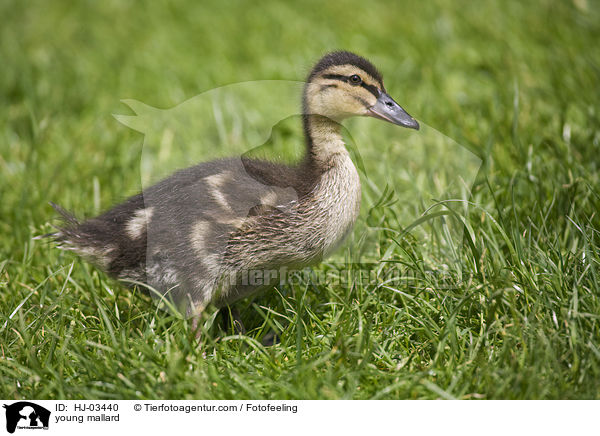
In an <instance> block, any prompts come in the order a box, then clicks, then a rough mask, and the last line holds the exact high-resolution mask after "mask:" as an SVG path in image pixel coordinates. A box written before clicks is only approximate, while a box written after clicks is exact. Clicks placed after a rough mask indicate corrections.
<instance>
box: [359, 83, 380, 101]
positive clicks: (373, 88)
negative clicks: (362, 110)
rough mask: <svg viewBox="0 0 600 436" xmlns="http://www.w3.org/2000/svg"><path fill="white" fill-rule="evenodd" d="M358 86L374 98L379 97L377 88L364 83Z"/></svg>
mask: <svg viewBox="0 0 600 436" xmlns="http://www.w3.org/2000/svg"><path fill="white" fill-rule="evenodd" d="M360 86H362V87H363V88H365V89H366V90H367V91H369V92H370V93H371V94H373V95H374V96H375V97H379V88H377V87H376V86H373V85H367V84H366V83H365V82H363V83H361V84H360Z"/></svg>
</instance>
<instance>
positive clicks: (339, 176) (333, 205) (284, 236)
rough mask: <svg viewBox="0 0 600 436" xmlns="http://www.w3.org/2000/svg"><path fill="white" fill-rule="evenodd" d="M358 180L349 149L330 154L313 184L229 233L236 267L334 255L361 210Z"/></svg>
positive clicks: (286, 263)
mask: <svg viewBox="0 0 600 436" xmlns="http://www.w3.org/2000/svg"><path fill="white" fill-rule="evenodd" d="M360 198H361V187H360V179H359V176H358V173H357V171H356V168H355V167H354V164H353V163H352V160H351V159H350V157H349V156H348V154H347V153H343V154H342V153H340V154H339V155H335V156H334V157H332V160H331V165H330V167H329V169H327V170H326V171H324V172H323V173H322V174H321V175H320V177H319V180H318V182H317V183H316V184H315V186H314V188H313V189H312V190H311V191H310V192H309V193H308V194H306V195H304V196H302V197H301V198H298V200H297V201H292V202H290V203H287V204H281V205H278V206H277V208H276V209H274V210H272V211H271V212H270V213H267V214H264V215H260V216H257V217H255V219H251V220H249V221H248V222H247V225H246V226H244V228H243V229H241V230H240V231H238V232H236V233H235V234H233V235H231V236H230V238H229V247H228V252H227V255H226V257H227V258H228V259H229V260H230V261H233V262H234V263H235V265H236V266H235V267H236V268H240V267H241V268H255V267H270V268H278V267H281V266H291V267H295V268H301V267H304V266H307V265H310V264H312V263H315V262H318V261H320V260H322V259H323V258H324V257H326V256H328V255H329V254H331V252H332V251H333V250H335V249H336V248H337V247H338V246H339V244H340V243H341V242H342V241H343V239H344V238H345V237H346V236H347V235H348V234H349V232H350V231H351V229H352V226H353V225H354V223H355V222H356V219H357V217H358V214H359V210H360Z"/></svg>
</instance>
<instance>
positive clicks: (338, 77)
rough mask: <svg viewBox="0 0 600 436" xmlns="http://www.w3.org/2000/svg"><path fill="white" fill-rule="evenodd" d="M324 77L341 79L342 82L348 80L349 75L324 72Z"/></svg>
mask: <svg viewBox="0 0 600 436" xmlns="http://www.w3.org/2000/svg"><path fill="white" fill-rule="evenodd" d="M323 77H324V78H325V79H334V80H341V81H342V82H347V81H348V77H346V76H343V75H341V74H323Z"/></svg>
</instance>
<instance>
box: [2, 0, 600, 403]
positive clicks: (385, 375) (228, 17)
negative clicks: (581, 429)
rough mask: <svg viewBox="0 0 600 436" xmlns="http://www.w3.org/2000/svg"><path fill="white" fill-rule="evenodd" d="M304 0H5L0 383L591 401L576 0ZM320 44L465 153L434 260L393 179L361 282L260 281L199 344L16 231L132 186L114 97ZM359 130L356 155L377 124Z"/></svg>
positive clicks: (132, 165)
mask: <svg viewBox="0 0 600 436" xmlns="http://www.w3.org/2000/svg"><path fill="white" fill-rule="evenodd" d="M302 3H303V4H300V3H298V2H295V3H294V4H293V5H292V4H289V5H286V4H283V3H282V2H276V1H273V2H266V3H262V7H261V8H259V7H257V6H255V5H250V4H249V3H246V2H242V1H235V2H222V1H215V2H213V4H208V2H202V3H199V2H188V3H185V2H183V1H171V2H147V4H145V5H141V4H137V3H134V2H123V1H107V2H78V3H76V4H73V2H67V1H54V2H44V1H35V2H27V6H25V2H17V1H4V2H2V4H1V5H0V16H1V17H2V18H1V19H0V20H1V22H2V25H1V26H0V59H2V63H3V70H2V74H1V75H0V99H1V102H2V104H1V105H0V195H1V200H2V201H1V202H0V234H1V239H0V398H15V399H16V398H32V397H33V398H56V397H60V398H219V399H233V398H279V399H285V398H296V399H300V398H386V399H404V398H487V399H489V398H598V397H600V395H599V392H600V295H599V292H600V288H599V280H600V248H599V245H600V244H599V243H598V242H599V240H600V234H599V229H600V217H599V215H598V210H599V208H600V180H599V177H600V176H599V171H598V166H599V162H600V159H599V157H598V152H599V147H600V112H599V109H598V108H600V93H598V84H599V79H600V52H599V51H598V49H597V41H599V40H600V10H599V9H598V5H597V3H596V2H592V1H586V0H577V1H573V2H570V1H568V2H567V1H565V2H552V1H550V0H548V1H534V2H505V1H497V2H485V3H483V2H470V1H461V2H452V4H449V3H448V2H443V1H441V0H440V1H434V2H394V3H393V4H386V3H384V2H379V3H377V2H353V3H348V4H345V5H339V4H337V3H334V2H329V3H328V2H320V1H304V2H302ZM389 3H392V2H389ZM334 48H346V49H350V50H353V51H356V52H359V53H362V54H364V55H366V56H368V57H370V58H371V59H373V60H374V62H375V63H376V64H377V65H378V66H379V68H380V69H381V70H382V72H383V73H384V75H385V77H386V83H387V86H388V90H389V91H390V93H391V94H392V95H394V96H396V97H397V99H398V101H400V102H401V103H402V104H403V105H404V106H405V107H406V109H407V110H408V111H409V112H410V113H411V114H413V115H415V116H416V117H417V118H418V119H419V120H420V121H423V122H424V123H427V124H428V125H430V126H432V127H434V128H435V129H437V130H439V131H441V132H443V133H444V134H446V135H448V136H449V137H451V138H453V139H454V140H456V141H457V142H459V143H460V144H462V145H464V146H465V147H466V148H467V149H468V150H470V151H471V152H472V153H474V154H475V155H477V156H478V157H479V158H480V159H481V160H482V166H481V170H480V172H479V174H478V175H477V179H476V181H475V183H474V185H473V187H472V192H471V196H470V198H469V200H470V202H471V206H470V207H469V208H468V210H464V209H460V210H458V213H459V214H460V215H459V217H458V219H459V220H460V222H461V223H462V226H461V230H462V231H463V237H462V238H460V239H459V240H458V242H457V247H454V246H453V247H454V248H457V249H456V250H454V251H453V250H450V251H452V253H454V254H452V255H450V254H448V253H449V252H450V251H449V250H448V245H447V244H446V245H444V243H442V242H440V241H443V240H444V237H443V236H444V235H443V234H442V233H443V226H436V225H434V224H432V223H429V222H424V223H421V222H419V221H417V220H418V219H419V216H420V215H419V213H421V212H422V211H423V208H422V207H421V206H423V205H415V204H412V203H411V198H410V196H408V197H407V196H406V195H405V196H404V197H403V192H402V191H401V190H398V192H397V193H396V199H397V200H400V201H396V202H395V203H394V202H393V201H386V202H382V203H380V204H379V206H378V207H377V208H375V209H374V210H373V211H372V213H371V216H370V217H369V219H370V220H371V221H372V222H375V225H376V226H377V227H380V228H381V229H380V230H378V233H377V244H376V247H375V252H376V253H379V254H378V255H379V258H378V259H377V258H376V259H375V260H376V261H377V262H375V264H371V265H370V266H369V267H368V268H370V271H375V272H378V273H379V276H376V277H375V276H374V278H373V277H372V278H371V280H370V281H369V280H366V281H363V280H355V281H353V282H352V283H350V284H349V285H347V286H342V285H334V284H332V283H334V282H335V280H332V282H331V283H327V282H323V281H315V280H313V279H311V277H310V276H308V277H305V278H303V279H301V280H299V281H297V282H296V283H294V284H291V285H286V286H281V287H279V288H278V289H277V290H276V291H274V292H271V293H270V294H268V295H265V296H263V297H262V298H260V299H256V300H254V301H248V302H243V303H242V304H241V306H240V307H241V310H242V317H243V319H244V321H245V323H246V325H247V327H248V328H249V331H248V333H247V336H244V337H238V336H235V335H233V334H232V331H231V330H230V329H227V328H223V327H221V325H220V323H218V322H213V323H212V324H211V320H212V318H207V320H206V327H207V334H205V335H204V337H203V339H202V344H201V345H200V346H197V345H196V344H195V343H194V340H193V339H192V337H191V333H190V324H189V323H188V322H187V321H185V320H182V319H180V318H178V317H176V316H174V315H170V314H168V313H165V312H163V311H160V310H157V308H156V306H155V305H154V304H153V302H152V301H151V299H149V298H148V297H146V296H144V295H141V294H140V292H139V291H135V290H134V291H131V290H128V289H126V288H124V287H122V286H120V285H119V284H118V283H116V282H114V281H112V280H110V279H108V278H107V277H106V276H105V275H104V274H102V273H101V272H99V271H98V270H96V269H95V268H93V267H91V266H90V265H88V264H86V263H85V262H83V261H82V260H80V259H78V258H75V257H73V256H71V255H69V254H68V253H63V252H60V251H58V250H56V249H54V248H53V247H52V246H49V245H48V244H45V243H42V242H40V241H32V237H33V236H35V235H38V234H40V233H42V232H44V231H46V230H47V229H48V223H50V222H52V221H53V219H54V214H53V212H52V210H51V209H50V208H49V206H48V204H47V202H48V201H49V200H52V201H55V202H57V203H59V204H62V205H64V206H65V207H67V208H69V209H72V210H75V211H76V212H77V213H78V214H80V215H84V214H86V215H91V214H93V213H95V212H97V211H99V210H102V209H105V208H107V207H109V206H110V205H111V204H114V203H115V202H117V201H119V200H121V199H123V198H124V197H126V196H127V195H130V194H133V193H135V192H136V191H138V190H139V189H140V180H141V178H140V177H141V174H140V165H139V162H140V154H141V152H142V144H143V136H142V135H141V134H140V133H138V132H135V131H133V130H131V129H128V128H127V127H125V126H123V125H121V124H119V123H118V122H117V121H116V120H115V119H114V118H113V117H112V115H111V114H112V113H129V112H128V109H127V108H125V107H124V106H123V105H122V104H121V103H120V99H123V98H134V99H137V100H141V101H144V102H146V103H147V104H150V105H153V106H156V107H161V108H168V107H172V106H174V105H176V104H179V103H181V102H182V101H184V100H185V99H187V98H190V97H193V96H195V95H197V94H199V93H200V92H202V91H205V90H208V89H211V88H214V87H217V86H221V85H225V84H229V83H235V82H241V81H247V80H259V79H286V80H302V79H303V78H304V75H305V73H306V71H307V69H308V68H309V66H310V64H311V63H312V62H313V61H314V60H315V59H316V58H318V57H319V56H320V55H321V54H322V53H323V52H325V51H328V50H331V49H334ZM368 126H369V128H370V129H372V135H374V136H373V137H374V138H375V140H374V143H376V144H379V147H381V150H379V149H372V148H371V149H369V150H361V153H362V154H363V158H364V159H365V160H367V157H368V156H369V155H370V154H371V155H374V156H375V158H377V156H378V155H379V156H381V155H380V154H379V152H381V153H385V144H386V134H385V132H388V130H385V129H384V128H383V127H380V126H382V124H377V123H375V122H372V123H371V124H368ZM294 132H295V131H293V130H292V133H291V139H292V140H297V141H300V140H301V138H300V136H299V134H298V133H297V132H296V133H294ZM369 134H371V131H369ZM429 159H430V161H431V163H434V162H438V161H439V160H440V159H442V158H440V157H439V156H437V155H435V154H431V155H430V156H429ZM402 162H404V163H405V164H406V168H408V167H410V162H411V158H410V155H409V156H407V161H401V163H402ZM442 162H443V159H442ZM425 166H427V165H425ZM403 168H404V166H402V167H399V168H398V169H397V170H398V173H399V174H400V175H401V174H402V170H403ZM411 168H412V169H411V171H412V172H411V173H410V174H412V175H411V176H410V177H414V179H415V180H421V179H425V180H428V179H429V178H430V173H428V172H427V169H426V168H422V169H421V168H420V167H419V166H416V167H415V166H414V165H413V166H412V167H411ZM381 183H383V182H379V181H378V180H377V179H376V178H375V181H374V182H373V185H374V186H371V188H370V189H372V191H373V192H376V193H377V192H378V193H379V194H381V193H382V192H383V191H384V186H382V184H381ZM376 200H377V199H376V198H374V199H371V201H372V203H376ZM413 203H414V199H413ZM367 212H368V211H367ZM411 223H413V224H416V225H415V226H414V227H411V228H410V231H409V232H405V231H404V230H406V229H407V228H408V227H409V226H410V225H411ZM454 241H455V242H456V238H454ZM444 246H445V249H444ZM438 248H439V249H438ZM451 248H452V247H451ZM432 253H433V254H432ZM352 255H353V253H352V245H350V246H348V247H346V248H345V249H344V250H342V252H341V253H340V254H338V258H340V256H341V257H342V258H343V257H344V256H352ZM432 263H433V264H436V263H437V264H438V266H439V265H447V266H448V268H447V271H449V272H448V274H446V275H445V276H444V277H443V278H444V281H443V283H442V282H441V280H440V276H439V275H437V274H425V273H424V269H425V268H426V267H429V266H431V264H432ZM313 272H314V273H315V274H323V273H327V274H329V277H332V278H336V277H337V276H339V274H340V273H339V272H338V271H336V269H335V267H334V266H332V264H324V265H321V266H318V267H315V268H314V269H313ZM457 272H460V273H461V274H458V273H457ZM363 273H364V271H363ZM391 273H397V275H400V276H401V277H403V279H402V280H398V281H392V282H385V281H384V278H385V277H387V276H386V274H388V275H389V274H391ZM219 317H220V315H219ZM219 317H218V318H219ZM217 321H218V319H217ZM273 330H275V331H276V332H277V333H278V335H279V337H280V343H278V344H276V345H274V346H271V347H264V346H262V345H261V344H260V341H261V338H262V337H263V336H264V335H265V334H266V333H268V332H270V331H273Z"/></svg>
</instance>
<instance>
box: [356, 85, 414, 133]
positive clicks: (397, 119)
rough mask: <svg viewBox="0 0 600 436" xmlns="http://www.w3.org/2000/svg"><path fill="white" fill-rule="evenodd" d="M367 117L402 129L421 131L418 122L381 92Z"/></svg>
mask: <svg viewBox="0 0 600 436" xmlns="http://www.w3.org/2000/svg"><path fill="white" fill-rule="evenodd" d="M367 115H368V116H370V117H374V118H379V119H380V120H384V121H388V122H390V123H393V124H397V125H399V126H402V127H408V128H409V129H415V130H419V123H418V122H417V120H415V119H414V118H413V117H411V116H410V115H409V114H408V113H407V112H406V111H405V110H404V109H402V107H401V106H400V105H399V104H398V103H396V102H395V101H394V99H393V98H392V97H390V96H389V95H388V94H387V93H385V92H383V91H381V92H380V94H379V97H378V98H377V101H376V102H375V104H374V105H373V106H371V107H370V108H369V112H368V114H367Z"/></svg>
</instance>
